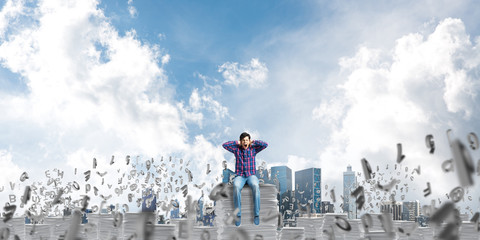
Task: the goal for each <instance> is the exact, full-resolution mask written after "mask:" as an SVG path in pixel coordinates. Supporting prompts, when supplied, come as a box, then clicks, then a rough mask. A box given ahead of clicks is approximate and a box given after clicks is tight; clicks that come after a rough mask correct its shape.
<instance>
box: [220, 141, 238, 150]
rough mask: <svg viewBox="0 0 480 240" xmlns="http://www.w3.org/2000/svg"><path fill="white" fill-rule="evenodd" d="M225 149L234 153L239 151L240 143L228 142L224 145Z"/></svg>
mask: <svg viewBox="0 0 480 240" xmlns="http://www.w3.org/2000/svg"><path fill="white" fill-rule="evenodd" d="M222 146H223V148H225V149H226V150H227V151H229V152H232V153H233V152H234V151H235V150H237V149H238V142H237V141H228V142H226V143H224V144H222Z"/></svg>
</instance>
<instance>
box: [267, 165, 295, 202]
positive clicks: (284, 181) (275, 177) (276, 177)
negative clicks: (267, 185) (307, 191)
mask: <svg viewBox="0 0 480 240" xmlns="http://www.w3.org/2000/svg"><path fill="white" fill-rule="evenodd" d="M271 179H272V182H273V183H274V184H275V185H276V186H277V190H278V193H279V194H280V196H281V195H282V194H283V193H284V192H286V191H288V190H290V191H291V190H292V169H290V168H289V167H287V166H276V167H272V168H271Z"/></svg>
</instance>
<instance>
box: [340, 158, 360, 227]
mask: <svg viewBox="0 0 480 240" xmlns="http://www.w3.org/2000/svg"><path fill="white" fill-rule="evenodd" d="M356 187H357V177H356V176H355V172H354V171H352V166H350V165H348V167H347V171H346V172H343V212H345V213H347V215H348V218H349V219H356V218H357V204H356V200H357V198H356V197H355V196H352V194H351V193H352V192H353V191H355V189H356Z"/></svg>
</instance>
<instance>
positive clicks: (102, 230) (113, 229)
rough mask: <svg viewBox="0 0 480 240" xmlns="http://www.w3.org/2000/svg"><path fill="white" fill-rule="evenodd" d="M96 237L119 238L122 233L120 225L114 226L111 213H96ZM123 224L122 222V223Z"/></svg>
mask: <svg viewBox="0 0 480 240" xmlns="http://www.w3.org/2000/svg"><path fill="white" fill-rule="evenodd" d="M98 216H99V218H98V225H97V226H98V238H99V239H112V238H116V239H118V238H120V236H121V233H122V227H121V226H118V225H120V224H118V225H117V226H114V224H113V215H112V214H99V215H98ZM122 225H123V224H122Z"/></svg>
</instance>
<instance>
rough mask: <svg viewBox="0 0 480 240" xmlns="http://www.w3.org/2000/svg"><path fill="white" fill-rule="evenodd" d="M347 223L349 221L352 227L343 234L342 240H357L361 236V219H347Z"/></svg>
mask: <svg viewBox="0 0 480 240" xmlns="http://www.w3.org/2000/svg"><path fill="white" fill-rule="evenodd" d="M348 223H350V227H351V228H352V229H351V230H350V231H349V232H345V233H344V234H343V236H344V238H343V239H344V240H354V239H355V240H357V239H359V238H361V237H363V235H364V234H363V229H362V221H361V220H360V219H349V220H348Z"/></svg>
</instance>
